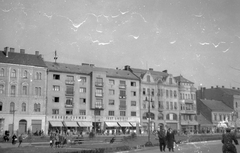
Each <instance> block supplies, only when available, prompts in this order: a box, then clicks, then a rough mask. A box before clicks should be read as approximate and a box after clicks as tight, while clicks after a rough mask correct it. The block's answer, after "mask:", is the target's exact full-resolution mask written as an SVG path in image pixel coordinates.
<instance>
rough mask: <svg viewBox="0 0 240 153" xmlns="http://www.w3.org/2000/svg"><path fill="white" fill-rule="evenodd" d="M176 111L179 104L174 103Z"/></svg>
mask: <svg viewBox="0 0 240 153" xmlns="http://www.w3.org/2000/svg"><path fill="white" fill-rule="evenodd" d="M174 109H175V110H177V102H174Z"/></svg>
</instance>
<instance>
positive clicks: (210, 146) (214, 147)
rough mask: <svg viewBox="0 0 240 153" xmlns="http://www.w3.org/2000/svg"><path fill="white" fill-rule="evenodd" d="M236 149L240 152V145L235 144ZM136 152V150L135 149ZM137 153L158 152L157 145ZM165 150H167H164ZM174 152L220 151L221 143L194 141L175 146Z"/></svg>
mask: <svg viewBox="0 0 240 153" xmlns="http://www.w3.org/2000/svg"><path fill="white" fill-rule="evenodd" d="M236 147H237V151H238V152H239V153H240V145H237V146H236ZM135 152H136V151H135ZM137 152H139V153H159V152H160V150H159V147H154V148H152V149H150V148H149V149H144V150H139V151H137ZM166 152H169V151H168V150H166ZM174 152H175V153H222V143H221V141H220V140H217V141H208V142H207V141H205V142H195V143H189V144H181V145H178V146H176V148H175V150H174Z"/></svg>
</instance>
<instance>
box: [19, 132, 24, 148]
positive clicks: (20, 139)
mask: <svg viewBox="0 0 240 153" xmlns="http://www.w3.org/2000/svg"><path fill="white" fill-rule="evenodd" d="M18 141H19V145H18V147H20V145H21V143H22V141H23V136H22V134H21V135H20V136H19V137H18Z"/></svg>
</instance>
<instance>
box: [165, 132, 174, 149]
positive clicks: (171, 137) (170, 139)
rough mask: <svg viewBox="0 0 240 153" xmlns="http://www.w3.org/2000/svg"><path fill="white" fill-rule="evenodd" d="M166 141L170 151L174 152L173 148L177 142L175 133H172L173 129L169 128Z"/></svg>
mask: <svg viewBox="0 0 240 153" xmlns="http://www.w3.org/2000/svg"><path fill="white" fill-rule="evenodd" d="M166 140H167V146H168V150H169V151H172V152H174V148H173V147H174V142H175V136H174V132H173V131H172V129H171V128H169V129H168V131H167V136H166Z"/></svg>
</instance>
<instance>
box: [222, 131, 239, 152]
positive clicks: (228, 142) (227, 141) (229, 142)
mask: <svg viewBox="0 0 240 153" xmlns="http://www.w3.org/2000/svg"><path fill="white" fill-rule="evenodd" d="M230 132H231V129H229V128H227V129H226V133H224V134H223V135H222V143H223V146H222V152H223V153H227V151H230V152H231V153H237V149H236V147H235V146H234V144H233V141H234V143H235V144H236V145H238V141H237V139H236V137H235V135H234V134H233V133H230Z"/></svg>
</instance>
